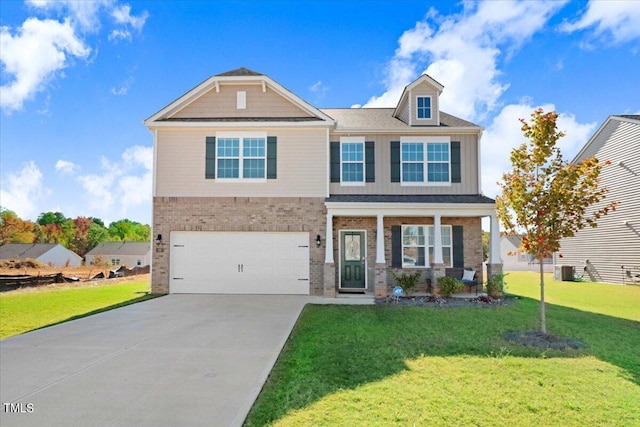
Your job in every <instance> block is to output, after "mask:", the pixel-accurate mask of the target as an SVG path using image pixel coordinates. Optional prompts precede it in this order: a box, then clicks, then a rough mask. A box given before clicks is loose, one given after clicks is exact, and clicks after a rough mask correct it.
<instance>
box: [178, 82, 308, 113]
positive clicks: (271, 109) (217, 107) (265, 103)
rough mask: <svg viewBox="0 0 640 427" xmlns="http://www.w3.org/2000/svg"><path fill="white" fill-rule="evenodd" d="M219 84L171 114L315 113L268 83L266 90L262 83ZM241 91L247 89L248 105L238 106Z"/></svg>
mask: <svg viewBox="0 0 640 427" xmlns="http://www.w3.org/2000/svg"><path fill="white" fill-rule="evenodd" d="M219 87H220V92H219V93H218V92H216V90H215V88H212V89H211V90H209V91H208V92H207V93H205V94H204V95H202V96H201V97H199V98H198V99H196V100H195V101H193V102H192V103H191V104H189V105H187V106H186V107H184V108H183V109H181V110H179V111H178V112H176V113H174V114H172V115H171V116H170V117H171V118H202V117H218V118H220V117H225V118H228V117H312V116H311V115H310V114H309V113H307V112H305V111H303V110H301V109H300V108H298V107H297V106H295V105H294V104H292V103H291V102H290V101H288V100H287V99H285V98H284V97H282V96H280V95H279V94H278V93H277V92H274V91H273V90H272V89H270V88H269V87H268V86H267V91H266V92H262V85H256V84H251V85H226V84H223V85H220V86H219ZM238 91H245V92H246V93H247V107H246V108H245V109H238V108H237V98H236V94H237V92H238Z"/></svg>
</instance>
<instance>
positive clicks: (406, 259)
mask: <svg viewBox="0 0 640 427" xmlns="http://www.w3.org/2000/svg"><path fill="white" fill-rule="evenodd" d="M440 233H441V241H442V260H443V262H444V265H445V266H446V267H451V266H452V261H453V244H452V241H453V239H452V232H451V226H450V225H443V226H441V227H440ZM434 248H435V232H434V226H433V225H403V226H402V266H403V267H429V266H430V265H431V263H432V262H433V254H434Z"/></svg>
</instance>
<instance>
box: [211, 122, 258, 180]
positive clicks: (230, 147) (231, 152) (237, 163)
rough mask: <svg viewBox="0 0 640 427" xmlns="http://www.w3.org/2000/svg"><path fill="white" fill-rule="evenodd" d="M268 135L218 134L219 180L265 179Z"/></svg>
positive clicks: (217, 167)
mask: <svg viewBox="0 0 640 427" xmlns="http://www.w3.org/2000/svg"><path fill="white" fill-rule="evenodd" d="M266 144H267V137H266V135H264V136H263V135H259V136H258V135H245V136H233V135H229V134H225V133H219V134H218V140H217V147H216V158H217V161H216V176H217V177H218V179H265V178H266V161H267V157H266V152H267V150H266Z"/></svg>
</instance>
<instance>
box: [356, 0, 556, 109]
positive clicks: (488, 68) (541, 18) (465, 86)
mask: <svg viewBox="0 0 640 427" xmlns="http://www.w3.org/2000/svg"><path fill="white" fill-rule="evenodd" d="M564 4H565V2H564V1H556V2H530V1H510V2H494V1H485V2H481V3H479V4H477V5H475V4H472V3H465V4H464V5H465V10H464V12H463V13H460V14H456V15H450V16H446V17H442V16H440V15H438V13H437V11H435V10H434V9H432V10H430V11H429V13H428V14H427V15H426V17H425V19H424V20H422V21H419V22H417V23H416V25H415V27H414V28H412V29H410V30H408V31H405V32H404V34H403V35H402V36H401V37H400V39H399V41H398V44H399V46H398V48H397V49H396V52H395V55H394V57H393V58H392V59H391V60H390V61H389V64H388V65H387V69H386V80H385V87H386V91H385V93H383V94H382V95H380V96H376V97H372V98H371V99H370V100H369V101H368V102H367V103H366V104H365V107H393V106H395V105H396V104H397V102H398V99H399V97H400V95H401V93H402V90H403V88H404V86H406V85H407V84H408V83H410V82H411V81H412V80H413V79H415V78H416V77H417V74H420V73H421V72H422V71H423V70H424V72H426V73H427V74H429V75H430V76H431V77H433V78H434V79H436V80H437V81H439V82H440V83H442V84H443V85H444V86H445V89H444V91H443V93H442V97H441V98H440V102H441V108H442V110H443V111H446V112H448V113H451V114H454V115H456V116H460V117H463V118H466V119H470V120H478V119H482V118H483V117H484V116H485V115H486V114H487V113H488V112H490V111H493V110H495V109H496V108H498V100H499V98H500V96H501V95H502V93H503V92H504V91H505V90H506V89H507V88H508V84H507V83H501V82H500V81H499V77H500V72H499V70H498V67H497V62H498V59H499V57H500V56H501V55H503V54H506V55H509V54H512V53H513V52H514V51H516V50H517V49H519V48H520V46H521V45H522V44H523V43H525V42H526V41H527V40H528V39H529V38H530V37H531V36H532V35H533V34H534V33H535V32H536V31H538V30H540V29H541V28H542V27H543V26H544V25H545V24H546V23H547V22H548V20H549V18H550V17H551V16H552V15H553V14H554V13H555V12H556V11H558V10H559V9H560V8H562V7H563V6H564ZM503 51H504V52H503ZM427 64H429V65H428V67H427V68H426V69H425V66H426V65H427Z"/></svg>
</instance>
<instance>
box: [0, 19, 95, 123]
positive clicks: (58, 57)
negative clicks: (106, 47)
mask: <svg viewBox="0 0 640 427" xmlns="http://www.w3.org/2000/svg"><path fill="white" fill-rule="evenodd" d="M0 52H2V55H1V56H0V61H1V62H2V65H3V68H4V72H6V73H7V74H8V75H10V76H12V77H13V79H12V80H11V81H9V82H8V83H7V84H6V85H4V86H2V87H0V105H1V106H2V108H3V109H4V110H6V111H7V112H11V111H15V110H19V109H21V108H22V105H23V103H24V101H25V100H27V99H30V98H32V97H33V96H34V95H35V94H36V93H37V92H39V91H41V90H43V89H44V87H45V85H46V83H47V82H48V81H49V80H51V79H52V78H53V77H54V76H55V75H56V73H57V72H58V71H60V70H62V69H63V68H65V67H67V65H68V64H69V57H77V58H86V57H87V56H88V55H89V53H90V52H91V49H90V48H89V47H87V46H85V44H84V42H83V41H82V40H81V39H79V38H78V37H77V35H76V33H75V32H74V30H73V28H72V26H71V25H70V23H69V22H68V21H65V22H64V23H60V22H58V21H53V20H44V21H41V20H39V19H37V18H29V19H27V20H26V21H25V22H24V23H23V24H22V26H21V27H20V28H19V29H18V31H17V33H16V34H15V35H12V34H11V31H10V29H9V28H8V27H0Z"/></svg>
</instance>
